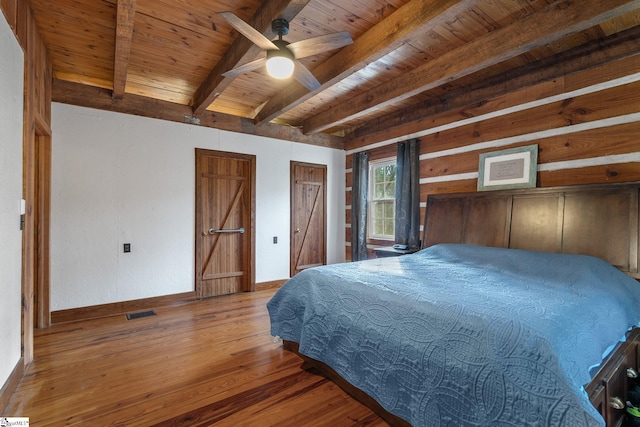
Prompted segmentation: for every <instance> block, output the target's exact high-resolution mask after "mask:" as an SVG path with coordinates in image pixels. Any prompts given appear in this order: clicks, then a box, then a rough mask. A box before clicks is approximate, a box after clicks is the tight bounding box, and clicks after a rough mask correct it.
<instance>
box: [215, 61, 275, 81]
mask: <svg viewBox="0 0 640 427" xmlns="http://www.w3.org/2000/svg"><path fill="white" fill-rule="evenodd" d="M266 63H267V58H266V57H264V58H258V59H256V60H255V61H251V62H247V63H246V64H243V65H240V66H239V67H236V68H232V69H231V70H229V71H227V72H225V73H222V75H223V76H225V77H234V76H237V75H240V74H244V73H246V72H249V71H253V70H257V69H258V68H260V67H264V66H265V64H266Z"/></svg>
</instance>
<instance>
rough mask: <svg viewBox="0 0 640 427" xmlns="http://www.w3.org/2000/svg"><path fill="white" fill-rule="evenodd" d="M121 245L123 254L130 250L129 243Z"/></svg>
mask: <svg viewBox="0 0 640 427" xmlns="http://www.w3.org/2000/svg"><path fill="white" fill-rule="evenodd" d="M122 246H123V251H124V253H125V254H126V253H129V252H131V243H125V244H124V245H122Z"/></svg>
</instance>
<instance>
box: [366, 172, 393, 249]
mask: <svg viewBox="0 0 640 427" xmlns="http://www.w3.org/2000/svg"><path fill="white" fill-rule="evenodd" d="M368 216H369V224H368V235H369V237H370V238H373V239H388V240H394V238H395V216H396V161H395V159H394V160H386V161H379V162H371V163H370V164H369V212H368Z"/></svg>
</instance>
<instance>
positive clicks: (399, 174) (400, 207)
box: [395, 139, 420, 248]
mask: <svg viewBox="0 0 640 427" xmlns="http://www.w3.org/2000/svg"><path fill="white" fill-rule="evenodd" d="M419 157H420V140H419V139H410V140H408V141H405V142H401V143H398V157H397V160H396V230H395V234H396V235H395V243H397V244H402V245H407V246H409V247H410V248H419V247H420V159H419Z"/></svg>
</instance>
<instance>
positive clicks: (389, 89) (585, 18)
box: [303, 0, 640, 134]
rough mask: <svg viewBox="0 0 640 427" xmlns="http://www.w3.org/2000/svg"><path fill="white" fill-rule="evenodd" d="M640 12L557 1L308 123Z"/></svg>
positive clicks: (314, 126)
mask: <svg viewBox="0 0 640 427" xmlns="http://www.w3.org/2000/svg"><path fill="white" fill-rule="evenodd" d="M638 8H640V0H607V1H603V0H559V1H556V2H555V3H553V4H551V5H550V6H549V7H547V8H546V9H544V10H542V11H539V12H536V13H534V14H532V15H529V16H527V17H525V18H523V19H520V20H518V21H516V22H514V23H513V24H511V25H509V26H507V27H504V28H501V29H498V30H496V31H493V32H491V33H489V34H487V35H485V36H483V37H480V38H478V39H475V40H474V41H472V42H469V43H466V44H465V45H464V46H462V47H460V48H458V49H455V50H453V51H450V52H448V53H446V54H444V55H442V56H440V57H438V58H436V59H434V60H432V61H429V62H427V63H425V64H424V65H422V66H420V67H418V68H416V69H414V70H412V71H410V72H408V73H405V74H403V75H401V76H399V77H397V78H395V79H393V80H391V81H389V82H387V83H383V84H381V85H379V86H377V87H374V88H372V89H370V90H367V91H365V92H363V93H360V94H358V95H357V96H353V97H351V98H349V99H347V100H344V101H343V102H342V103H340V104H339V105H332V106H331V108H330V109H328V110H325V111H322V112H320V113H319V114H316V115H315V116H313V117H310V118H308V119H307V120H305V122H304V124H303V131H304V133H305V134H308V133H314V132H321V131H323V130H326V129H329V128H332V127H334V126H336V125H339V124H342V123H345V122H348V121H349V120H352V119H356V118H358V117H361V116H363V115H366V114H368V113H371V112H373V111H374V110H376V109H379V108H385V107H387V106H390V105H392V104H393V103H396V102H399V101H403V100H406V99H409V98H411V97H413V96H415V95H417V94H419V93H421V92H424V91H426V90H429V89H433V88H435V87H438V86H440V85H442V84H445V83H447V82H450V81H453V80H456V79H459V78H461V77H464V76H466V75H469V74H472V73H474V72H476V71H479V70H481V69H483V68H485V67H489V66H492V65H495V64H498V63H500V62H503V61H505V60H507V59H510V58H513V57H515V56H518V55H520V54H523V53H525V52H528V51H530V50H532V49H535V48H537V47H541V46H544V45H546V44H549V43H551V42H554V41H556V40H559V39H561V38H562V37H564V36H567V35H569V34H572V33H575V32H579V31H583V30H586V29H588V28H590V27H593V26H595V25H597V24H600V23H602V22H604V21H606V20H609V19H612V18H615V17H617V16H620V15H622V14H624V13H627V12H630V11H633V10H637V9H638Z"/></svg>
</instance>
